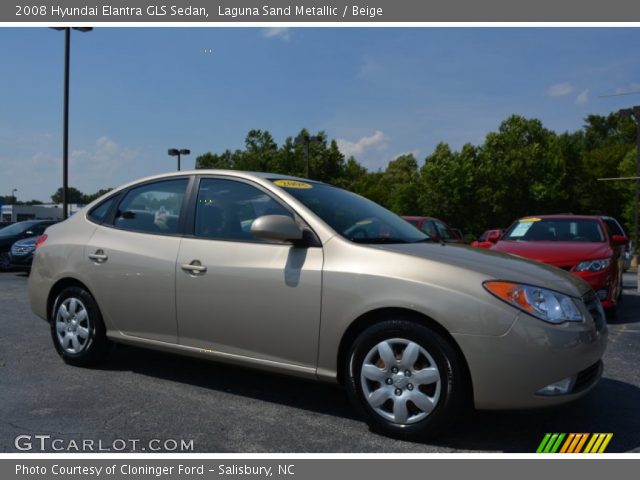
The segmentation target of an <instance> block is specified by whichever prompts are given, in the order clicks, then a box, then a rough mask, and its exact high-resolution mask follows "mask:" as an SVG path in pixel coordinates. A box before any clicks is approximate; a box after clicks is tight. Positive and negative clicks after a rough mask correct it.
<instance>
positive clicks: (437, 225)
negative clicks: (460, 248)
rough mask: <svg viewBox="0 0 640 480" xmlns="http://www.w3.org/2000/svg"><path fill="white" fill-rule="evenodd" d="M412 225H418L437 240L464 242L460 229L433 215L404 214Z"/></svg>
mask: <svg viewBox="0 0 640 480" xmlns="http://www.w3.org/2000/svg"><path fill="white" fill-rule="evenodd" d="M402 218H404V219H405V220H406V221H407V222H409V223H410V224H411V225H413V226H415V227H418V228H419V229H420V230H422V231H423V232H424V233H426V234H427V235H429V236H430V237H431V238H432V239H434V240H435V241H437V242H440V241H442V242H445V243H463V240H462V234H461V233H460V231H459V230H458V231H456V229H453V228H451V227H450V226H449V225H447V224H446V223H444V222H443V221H442V220H438V219H437V218H433V217H416V216H409V215H407V216H403V217H402Z"/></svg>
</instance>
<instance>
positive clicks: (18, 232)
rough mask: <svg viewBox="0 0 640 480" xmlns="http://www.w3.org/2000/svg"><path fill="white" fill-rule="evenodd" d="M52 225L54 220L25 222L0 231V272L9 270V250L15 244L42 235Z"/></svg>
mask: <svg viewBox="0 0 640 480" xmlns="http://www.w3.org/2000/svg"><path fill="white" fill-rule="evenodd" d="M54 223H56V222H55V220H26V221H24V222H17V223H14V224H13V225H10V226H8V227H5V228H3V229H2V230H0V272H6V271H7V270H9V268H11V259H10V257H9V250H10V249H11V246H12V245H13V244H14V243H15V242H17V241H18V240H22V239H24V238H28V237H34V236H39V235H42V233H43V232H44V231H45V230H46V229H47V227H48V226H50V225H53V224H54Z"/></svg>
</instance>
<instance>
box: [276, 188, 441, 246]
mask: <svg viewBox="0 0 640 480" xmlns="http://www.w3.org/2000/svg"><path fill="white" fill-rule="evenodd" d="M271 181H272V182H273V183H274V184H275V185H277V186H279V187H280V188H283V189H284V190H286V191H287V193H289V194H291V195H292V196H294V197H295V198H296V199H297V200H299V201H300V202H302V203H303V204H304V205H305V206H306V207H308V208H309V209H310V210H311V211H313V213H315V214H316V215H318V216H319V217H320V218H321V219H322V220H324V221H325V223H327V224H328V225H329V226H330V227H331V228H333V229H334V230H335V231H336V232H338V233H339V234H340V235H342V236H343V237H344V238H346V239H348V240H351V241H352V242H357V243H416V242H427V241H430V238H429V237H428V236H427V235H425V234H424V233H422V232H421V231H420V230H418V229H417V228H416V227H414V226H413V225H411V224H410V223H408V222H406V221H405V220H403V219H402V218H400V217H399V216H397V215H396V214H395V213H392V212H390V211H389V210H387V209H386V208H383V207H381V206H380V205H378V204H377V203H374V202H372V201H371V200H367V199H366V198H364V197H361V196H360V195H356V194H355V193H351V192H348V191H346V190H342V189H340V188H336V187H332V186H331V185H326V184H323V183H315V182H301V181H294V180H278V179H271Z"/></svg>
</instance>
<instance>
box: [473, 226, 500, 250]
mask: <svg viewBox="0 0 640 480" xmlns="http://www.w3.org/2000/svg"><path fill="white" fill-rule="evenodd" d="M501 236H502V230H501V229H499V228H493V229H491V230H487V231H486V232H484V233H483V234H482V235H480V236H479V237H478V240H474V241H473V242H471V246H472V247H476V248H491V247H493V246H494V245H495V244H496V243H497V242H498V240H500V237H501Z"/></svg>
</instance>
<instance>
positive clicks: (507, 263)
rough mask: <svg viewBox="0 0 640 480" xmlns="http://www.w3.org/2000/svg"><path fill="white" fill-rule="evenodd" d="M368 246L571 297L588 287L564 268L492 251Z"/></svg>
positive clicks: (462, 247) (460, 247)
mask: <svg viewBox="0 0 640 480" xmlns="http://www.w3.org/2000/svg"><path fill="white" fill-rule="evenodd" d="M367 246H371V247H372V248H378V249H380V250H386V251H392V252H396V253H402V254H405V255H411V256H414V257H419V258H424V259H426V260H430V261H435V262H439V263H443V264H449V265H453V266H456V267H458V268H461V269H468V270H473V271H475V272H477V273H479V274H481V275H482V276H484V277H486V279H487V280H505V281H511V282H517V283H524V284H527V285H534V286H540V287H546V288H550V289H552V290H556V291H558V292H561V293H564V294H567V295H571V296H574V297H581V296H582V295H584V294H585V293H587V292H588V291H590V290H591V287H590V286H589V284H587V283H586V282H585V281H583V280H581V279H580V278H578V277H576V276H575V275H572V274H570V273H567V272H565V271H564V270H561V269H559V268H556V267H552V266H549V265H545V264H544V263H539V262H535V261H533V260H528V259H526V258H520V257H515V256H513V255H509V254H506V253H501V252H496V251H493V250H485V249H478V248H473V247H469V246H467V245H456V244H445V245H442V244H434V243H409V244H388V245H367Z"/></svg>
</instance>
